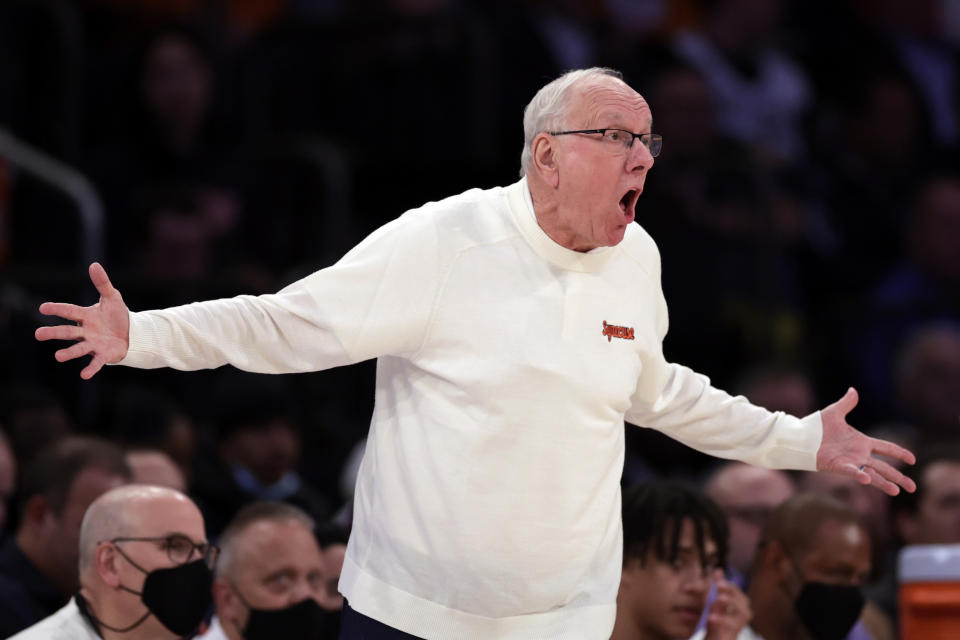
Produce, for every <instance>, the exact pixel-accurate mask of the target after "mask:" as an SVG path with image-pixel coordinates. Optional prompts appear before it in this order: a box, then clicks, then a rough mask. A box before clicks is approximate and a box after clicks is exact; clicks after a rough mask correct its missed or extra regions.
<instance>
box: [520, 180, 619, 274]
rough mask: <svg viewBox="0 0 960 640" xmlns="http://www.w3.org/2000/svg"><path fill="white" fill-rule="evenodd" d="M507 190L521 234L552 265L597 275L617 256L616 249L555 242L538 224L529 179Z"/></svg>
mask: <svg viewBox="0 0 960 640" xmlns="http://www.w3.org/2000/svg"><path fill="white" fill-rule="evenodd" d="M506 191H507V198H508V200H509V203H510V212H511V214H512V216H513V219H514V222H515V223H516V225H517V228H518V229H520V233H521V234H523V237H524V239H525V240H526V241H527V243H528V244H529V245H530V246H531V247H532V248H533V250H534V251H536V252H537V254H538V255H540V257H542V258H543V259H545V260H546V261H547V262H549V263H550V264H552V265H554V266H556V267H559V268H561V269H566V270H568V271H579V272H582V273H596V272H598V271H600V270H601V269H602V268H603V266H604V265H605V264H606V263H607V262H608V261H609V260H610V259H611V258H612V257H613V256H614V255H615V254H616V252H617V247H597V248H596V249H592V250H590V251H587V252H581V251H573V250H571V249H567V248H566V247H563V246H561V245H559V244H557V243H556V242H554V241H553V239H552V238H551V237H550V236H548V235H547V233H546V232H545V231H544V230H543V229H541V228H540V224H539V223H538V222H537V214H536V213H535V212H534V209H533V198H532V197H531V196H530V188H529V186H528V185H527V179H526V177H523V178H521V179H520V181H519V182H516V183H514V184H512V185H510V186H509V187H507V188H506ZM624 241H626V238H624Z"/></svg>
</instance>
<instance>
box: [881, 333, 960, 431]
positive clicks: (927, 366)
mask: <svg viewBox="0 0 960 640" xmlns="http://www.w3.org/2000/svg"><path fill="white" fill-rule="evenodd" d="M895 375H896V399H897V403H898V405H899V407H900V411H901V412H902V413H903V415H904V417H905V418H907V419H908V420H910V422H911V423H912V424H914V425H915V426H916V429H917V437H918V439H919V440H921V441H924V440H934V441H936V440H946V439H949V438H956V437H957V436H958V435H960V325H958V324H942V325H934V326H931V327H925V328H922V329H920V330H918V331H917V332H916V333H915V334H914V335H912V336H910V338H909V339H908V340H907V343H906V344H905V345H904V347H903V349H902V351H901V354H900V358H899V360H898V362H897V368H896V371H895Z"/></svg>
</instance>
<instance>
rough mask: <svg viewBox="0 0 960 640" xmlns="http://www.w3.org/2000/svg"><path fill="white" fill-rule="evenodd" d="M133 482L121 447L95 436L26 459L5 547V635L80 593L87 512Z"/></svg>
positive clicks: (1, 557) (1, 623)
mask: <svg viewBox="0 0 960 640" xmlns="http://www.w3.org/2000/svg"><path fill="white" fill-rule="evenodd" d="M129 480H130V469H129V467H127V464H126V462H124V459H123V453H122V452H121V451H120V449H118V448H117V447H116V446H115V445H113V444H111V443H110V442H107V441H105V440H100V439H97V438H87V437H72V438H66V439H64V440H61V441H60V442H58V443H56V444H54V445H52V446H51V447H49V448H47V449H45V450H43V451H42V452H40V453H39V454H38V455H37V456H36V457H35V458H34V459H33V460H32V461H30V462H29V463H27V464H26V465H24V472H23V481H22V484H21V486H20V489H19V490H18V496H19V500H18V503H19V524H18V526H17V529H16V533H15V535H14V537H13V538H11V539H9V540H7V541H6V542H5V543H4V546H3V549H2V550H0V637H4V638H6V637H8V636H10V635H12V634H14V633H16V632H17V631H20V630H21V629H24V628H26V627H28V626H30V625H32V624H34V623H35V622H37V621H38V620H41V619H43V618H45V617H47V616H48V615H51V614H52V613H54V612H55V611H56V610H57V609H59V608H60V607H62V606H63V605H64V603H65V602H66V601H67V600H68V599H69V598H70V597H71V596H72V595H73V594H75V593H76V591H77V589H78V588H79V583H78V576H77V544H78V539H79V536H80V524H81V520H82V519H83V514H84V512H86V510H87V507H88V506H89V505H90V503H92V502H93V501H94V500H95V499H96V498H97V497H98V496H100V495H101V494H103V493H104V492H106V491H107V490H109V489H112V488H114V487H117V486H119V485H121V484H124V483H126V482H128V481H129Z"/></svg>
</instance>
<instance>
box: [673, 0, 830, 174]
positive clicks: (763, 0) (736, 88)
mask: <svg viewBox="0 0 960 640" xmlns="http://www.w3.org/2000/svg"><path fill="white" fill-rule="evenodd" d="M706 4H707V12H706V18H705V24H704V26H703V28H702V29H700V30H696V31H687V32H685V33H681V34H679V35H678V36H677V37H676V39H675V40H674V48H675V50H676V52H677V53H678V54H679V55H680V56H681V57H682V58H683V59H685V60H686V61H688V62H689V63H690V64H692V65H693V66H695V67H696V68H697V69H699V70H700V72H701V73H703V75H704V77H705V78H706V80H707V82H708V84H709V86H710V92H711V94H712V96H713V101H714V105H715V107H716V109H717V123H718V126H719V128H720V130H721V131H723V133H724V134H726V135H727V136H729V137H731V138H733V139H735V140H738V141H739V142H742V143H744V144H748V145H751V146H754V147H755V148H757V149H758V150H759V151H760V152H761V153H762V154H763V155H764V156H765V157H767V158H769V159H771V160H774V161H778V160H779V161H783V160H790V161H797V160H799V159H801V158H802V157H803V155H804V152H805V149H804V147H805V144H804V140H803V137H802V131H801V120H802V117H803V116H804V113H805V111H806V110H807V108H808V107H809V106H810V103H811V101H812V96H811V90H810V87H809V85H808V82H807V79H806V77H805V75H804V73H803V71H802V69H801V68H800V67H799V66H798V65H797V64H795V63H794V62H793V61H792V60H791V59H790V58H789V56H788V55H787V54H786V53H785V52H783V51H782V50H781V49H779V48H778V47H777V44H778V43H777V37H778V29H779V27H780V22H781V17H782V14H783V4H784V3H783V2H782V0H711V1H710V2H708V3H706Z"/></svg>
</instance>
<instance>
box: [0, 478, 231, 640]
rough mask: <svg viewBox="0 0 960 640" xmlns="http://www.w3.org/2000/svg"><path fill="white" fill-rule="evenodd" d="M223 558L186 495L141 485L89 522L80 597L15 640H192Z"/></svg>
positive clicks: (101, 502) (120, 493)
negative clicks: (214, 567) (186, 639)
mask: <svg viewBox="0 0 960 640" xmlns="http://www.w3.org/2000/svg"><path fill="white" fill-rule="evenodd" d="M216 551H217V550H216V548H215V547H212V546H210V544H209V543H207V541H206V535H205V533H204V530H203V516H202V515H201V513H200V511H199V510H198V509H197V506H196V505H195V504H193V502H191V501H190V498H188V497H187V496H185V495H183V494H182V493H179V492H177V491H173V490H171V489H166V488H161V487H146V486H142V485H129V486H125V487H120V488H118V489H113V490H111V491H108V492H107V493H105V494H104V495H102V496H101V497H100V498H98V499H97V500H95V501H94V502H93V503H92V504H91V505H90V508H89V510H88V511H87V514H86V515H85V516H84V518H83V524H82V526H81V528H80V538H79V574H80V577H79V584H78V590H75V591H74V592H73V594H72V595H73V597H72V598H71V599H70V601H69V602H68V603H67V604H66V605H65V606H64V607H63V608H61V609H60V610H59V611H57V612H56V613H54V614H52V615H51V616H50V617H48V618H46V619H45V620H42V621H41V622H38V623H37V624H36V625H34V626H33V627H31V628H29V629H27V630H25V631H23V632H22V633H20V634H17V635H16V636H14V637H15V638H16V640H49V639H56V640H61V639H63V640H65V639H71V640H72V639H80V638H84V639H90V640H93V639H94V638H117V637H121V638H129V639H130V640H168V639H169V640H174V638H183V637H192V634H193V632H194V631H195V630H196V628H197V627H198V626H199V624H200V622H201V621H202V619H203V615H204V614H205V613H206V612H207V610H208V609H209V607H210V602H211V597H210V586H211V583H212V581H213V580H212V577H213V576H212V571H211V567H212V565H213V563H214V562H215V561H216V557H217V554H216ZM74 553H75V554H76V553H77V549H76V548H75V549H74Z"/></svg>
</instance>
